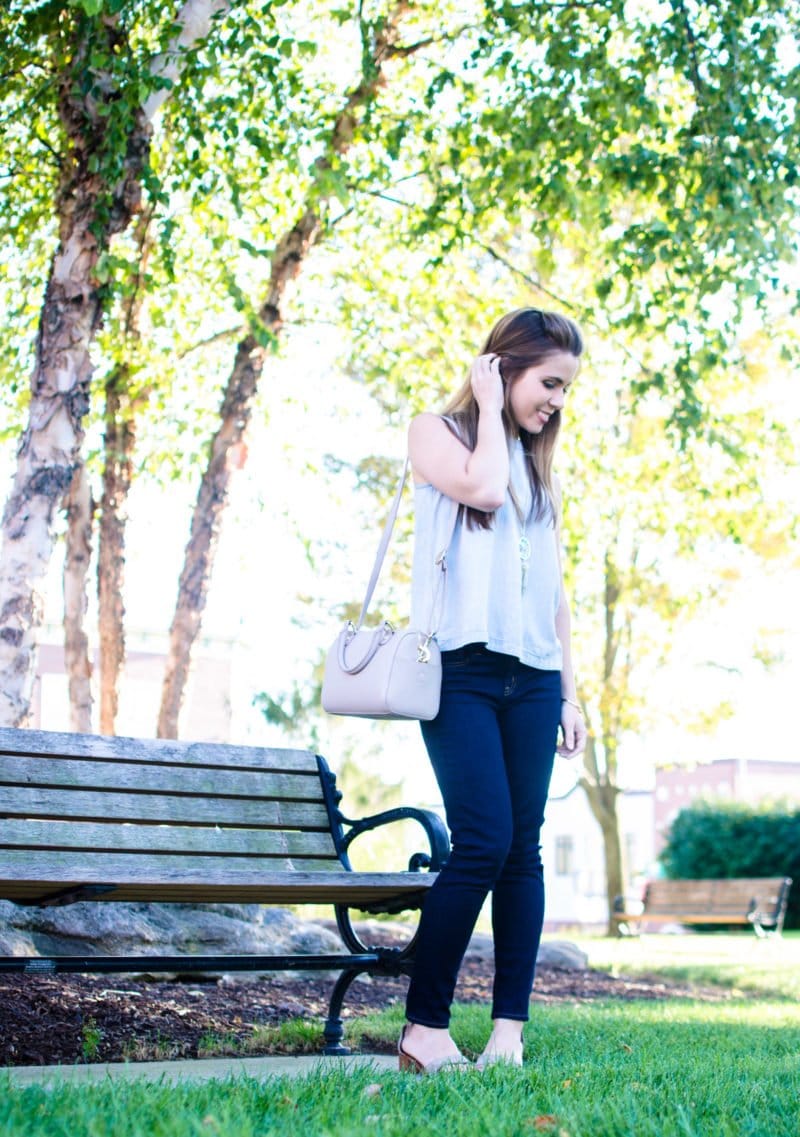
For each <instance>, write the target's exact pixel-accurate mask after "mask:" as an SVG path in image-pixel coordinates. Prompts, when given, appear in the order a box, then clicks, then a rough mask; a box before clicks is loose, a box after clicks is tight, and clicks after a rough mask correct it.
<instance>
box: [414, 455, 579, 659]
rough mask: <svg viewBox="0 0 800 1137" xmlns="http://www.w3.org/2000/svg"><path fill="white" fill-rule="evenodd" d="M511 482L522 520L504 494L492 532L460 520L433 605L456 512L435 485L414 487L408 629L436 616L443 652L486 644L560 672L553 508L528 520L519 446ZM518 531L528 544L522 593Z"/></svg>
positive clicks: (527, 492) (527, 490) (526, 484)
mask: <svg viewBox="0 0 800 1137" xmlns="http://www.w3.org/2000/svg"><path fill="white" fill-rule="evenodd" d="M511 483H512V485H513V486H514V493H515V495H516V498H517V501H518V503H519V506H520V509H521V512H522V517H523V518H524V519H526V520H522V521H521V520H520V519H519V516H518V513H517V509H516V508H515V506H514V503H513V501H512V499H511V495H510V493H509V492H508V491H506V498H505V501H504V502H503V504H502V506H501V507H500V508H499V509H498V510H497V511H496V512H495V515H494V521H493V524H492V528H491V529H469V528H468V527H467V523H466V515H465V514H464V516H462V517H461V518H460V519H459V522H458V524H457V525H456V528H455V532H454V533H453V539H452V541H451V542H450V547H449V550H448V554H447V582H446V585H445V589H444V600H443V603H435V598H434V591H435V588H436V582H437V579H438V576H439V570H438V569H437V567H436V564H435V561H436V557H437V555H438V554H439V553H440V552H441V550H442V548H443V547H444V545H445V544H446V542H447V534H448V533H449V531H450V527H451V526H452V524H453V516H454V514H455V511H456V510H457V508H458V506H457V504H456V502H454V501H453V500H452V498H449V497H445V495H444V494H441V493H439V491H438V490H436V489H434V487H433V486H432V485H429V484H426V485H418V486H416V487H415V493H414V509H415V528H414V560H413V572H412V588H411V620H412V626H413V627H416V628H424V629H425V630H426V631H428V630H430V621H431V614H432V612H433V613H434V615H438V620H435V624H436V632H437V634H436V641H437V643H438V644H439V647H440V648H441V649H442V651H451V650H453V649H454V648H457V647H463V645H464V644H469V643H483V644H486V646H487V647H488V648H489V650H490V651H497V652H502V653H503V654H504V655H512V656H515V657H516V658H517V659H519V660H521V661H522V663H526V664H528V666H530V667H538V668H540V669H541V670H544V671H557V670H560V668H561V644H560V642H559V639H558V636H557V635H556V623H555V618H556V612H557V610H558V606H559V602H560V598H561V573H560V568H559V561H558V548H557V544H556V541H557V537H556V530H555V525H554V521H553V517H552V514H551V511H550V510H547V511H546V512H545V515H544V516H543V517H540V518H537V519H533V518H528V512H529V509H530V502H531V493H530V485H529V482H528V475H527V471H526V469H525V456H524V452H523V447H522V443H521V442H520V441H519V440H517V441H516V442H515V443H513V444H512V449H511ZM523 532H524V535H525V537H527V539H528V541H529V542H530V559H529V560H528V562H527V563H528V568H527V574H526V578H525V587H524V588H523V570H522V560H521V558H520V537H521V536H522V535H523ZM439 613H440V614H439Z"/></svg>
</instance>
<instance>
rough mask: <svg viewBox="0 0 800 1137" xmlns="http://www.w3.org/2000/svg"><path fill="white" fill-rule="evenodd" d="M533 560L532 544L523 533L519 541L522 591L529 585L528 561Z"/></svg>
mask: <svg viewBox="0 0 800 1137" xmlns="http://www.w3.org/2000/svg"><path fill="white" fill-rule="evenodd" d="M530 559H531V543H530V541H529V540H528V538H527V537H526V536H525V534H524V533H523V534H522V536H521V537H520V539H519V562H520V567H521V569H522V591H523V592H524V591H525V586H526V585H527V583H528V561H529V560H530Z"/></svg>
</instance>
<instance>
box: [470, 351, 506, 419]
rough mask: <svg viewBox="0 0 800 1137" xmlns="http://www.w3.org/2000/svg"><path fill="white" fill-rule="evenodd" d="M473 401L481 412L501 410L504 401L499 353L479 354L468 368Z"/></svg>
mask: <svg viewBox="0 0 800 1137" xmlns="http://www.w3.org/2000/svg"><path fill="white" fill-rule="evenodd" d="M470 383H471V384H472V393H473V395H474V396H475V402H476V403H477V404H478V409H479V410H480V411H481V412H482V413H484V414H485V413H487V412H491V411H502V409H503V406H504V403H505V392H504V390H503V379H502V376H501V374H500V356H499V355H479V356H478V358H477V359H476V360H475V362H474V363H473V364H472V368H471V369H470Z"/></svg>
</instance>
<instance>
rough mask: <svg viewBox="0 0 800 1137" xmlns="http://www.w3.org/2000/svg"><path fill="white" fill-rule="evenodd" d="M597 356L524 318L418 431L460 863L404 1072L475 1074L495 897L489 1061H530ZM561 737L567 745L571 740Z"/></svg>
mask: <svg viewBox="0 0 800 1137" xmlns="http://www.w3.org/2000/svg"><path fill="white" fill-rule="evenodd" d="M582 350H583V344H582V340H581V334H580V331H579V330H578V328H577V327H576V326H575V324H574V323H573V322H572V321H571V320H569V319H567V318H565V317H564V316H559V315H556V314H555V313H551V312H542V311H540V310H538V309H536V308H523V309H520V310H518V311H515V312H511V313H510V314H509V315H507V316H505V317H503V319H501V320H500V321H499V323H498V324H497V325H496V326H495V327H494V329H493V330H492V332H491V334H490V335H489V338H488V340H487V341H486V344H485V346H484V349H483V353H482V354H481V355H480V356H479V358H478V359H476V360H475V362H474V363H473V365H472V368H471V370H470V374H469V377H468V380H467V382H466V383H465V385H464V387H463V389H462V390H461V391H460V392H459V393H458V394H457V395H456V396H455V398H454V399H453V400H452V401H451V403H450V404H449V406H448V407H447V408H446V409H445V413H444V415H441V416H440V415H435V414H422V415H419V416H418V417H417V418H415V419H414V421H413V422H412V423H411V427H410V430H409V455H410V458H411V465H412V470H413V474H414V482H415V487H416V488H415V509H416V529H415V548H414V573H413V604H412V607H413V608H414V609H415V610H416V614H417V616H416V617H415V616H413V615H412V621H413V620H414V619H415V618H422V619H423V622H424V616H423V614H425V616H427V614H429V613H430V611H431V609H432V606H433V605H434V603H435V599H434V594H433V589H434V588H435V583H434V582H435V579H436V569H435V561H436V556H437V554H438V553H439V552H440V551H441V546H442V544H446V542H447V536H448V534H449V533H450V531H451V528H452V524H453V517H454V512H455V511H456V510H458V521H457V524H456V528H455V532H454V535H453V537H452V539H451V541H450V545H449V549H448V553H447V574H446V589H445V594H444V599H443V601H442V604H441V609H442V610H441V615H440V619H439V622H438V632H437V641H438V643H439V646H440V648H441V650H442V664H443V679H442V696H441V704H440V709H439V713H438V715H437V717H436V718H435V719H433V721H431V722H425V723H423V724H422V733H423V738H424V740H425V745H426V747H427V750H428V754H429V756H430V759H431V763H432V765H433V769H434V772H435V774H436V778H437V781H438V783H439V788H440V791H441V794H442V800H443V802H444V806H445V811H446V815H447V822H448V826H449V828H450V832H451V837H452V852H451V855H450V859H449V860H448V862H447V864H446V866H445V867H444V869H443V870H442V871H441V872H440V874H439V876H438V878H437V880H436V882H435V884H434V886H433V888H432V889H431V891H430V893H429V894H428V898H427V900H426V903H425V908H424V910H423V913H422V918H421V922H420V929H419V940H418V949H417V957H416V964H415V969H414V975H413V977H412V980H411V983H410V986H409V990H408V999H407V1004H406V1017H407V1023H406V1025H405V1027H404V1028H403V1033H402V1035H401V1038H400V1042H399V1046H398V1049H399V1054H400V1067H401V1069H412V1070H415V1071H416V1072H418V1073H433V1072H434V1071H436V1070H440V1069H442V1068H443V1067H448V1066H452V1065H453V1064H456V1065H464V1064H466V1059H465V1058H464V1057H463V1056H462V1055H461V1054H460V1052H459V1051H458V1049H457V1047H456V1045H455V1043H454V1042H453V1039H452V1038H451V1037H450V1033H449V1019H450V1006H451V1003H452V1000H453V992H454V989H455V984H456V979H457V976H458V970H459V967H460V966H461V961H462V959H463V956H464V952H465V951H466V948H467V944H468V942H469V939H470V936H471V934H472V931H473V929H474V926H475V922H476V920H477V918H478V915H479V913H480V910H481V907H482V905H483V902H484V900H485V899H486V896H487V895H488V893H489V892H490V891H491V892H492V928H493V933H494V948H495V980H494V990H493V1006H492V1020H493V1029H492V1033H491V1037H490V1038H489V1041H488V1043H487V1045H486V1049H485V1050H484V1052H483V1054H482V1055H481V1056H480V1058H479V1059H478V1066H479V1067H480V1068H485V1067H486V1066H488V1065H490V1064H492V1063H495V1062H501V1061H505V1062H510V1063H513V1064H516V1065H521V1064H522V1027H523V1023H524V1022H525V1021H526V1020H527V1018H528V1005H529V1002H530V994H531V989H532V986H533V976H534V968H535V964H536V954H537V950H538V946H539V939H540V936H541V930H542V922H543V916H544V885H543V878H542V863H541V859H540V855H539V853H540V847H539V830H540V827H541V825H542V822H543V820H544V805H545V801H546V798H547V792H548V786H549V782H550V775H551V772H552V767H553V760H554V755H555V753H556V751H558V753H560V754H562V755H563V756H565V757H572V756H574V755H575V754H577V753H578V752H579V751H580V750H581V749H582V748H583V745H584V743H585V740H586V728H585V726H584V723H583V719H582V717H581V713H580V708H579V705H578V700H577V695H576V689H575V679H574V675H573V672H572V663H571V659H570V646H569V636H570V616H569V608H568V605H567V601H566V597H565V595H564V587H563V581H562V572H561V566H560V559H559V550H558V544H559V542H558V531H557V519H558V512H559V491H558V486H557V483H556V480H555V478H554V476H553V473H552V458H553V449H554V446H555V442H556V437H557V435H558V431H559V427H560V425H561V410H562V407H563V406H564V401H565V399H566V396H567V392H568V390H569V388H570V385H571V383H572V381H573V379H574V377H575V375H576V373H577V370H578V362H579V357H580V355H581V352H582ZM559 728H560V730H561V743H560V745H557V743H558V732H559Z"/></svg>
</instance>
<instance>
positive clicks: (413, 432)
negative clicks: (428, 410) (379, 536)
mask: <svg viewBox="0 0 800 1137" xmlns="http://www.w3.org/2000/svg"><path fill="white" fill-rule="evenodd" d="M470 379H471V383H472V391H473V394H474V396H475V401H476V402H477V404H478V410H479V416H478V439H477V442H476V444H475V449H474V450H468V449H467V447H466V446H464V444H463V443H462V442H460V441H459V440H458V439H457V438H456V436H455V435H454V434H453V432H452V431H451V430H450V429H449V428H448V427H447V425H446V424H445V423H444V421H443V420H442V419H441V418H440V417H439V416H438V415H434V414H422V415H418V416H417V417H416V418H415V419H414V420H413V421H412V423H411V426H410V428H409V432H408V453H409V456H410V458H411V466H412V469H413V471H414V478H415V481H417V482H429V483H430V484H431V485H432V486H434V488H435V489H437V490H439V492H440V493H443V494H445V495H446V496H447V497H450V498H453V500H454V501H459V502H461V503H462V504H463V505H469V506H472V508H473V509H482V510H485V511H486V512H487V513H488V512H491V511H492V510H494V509H498V508H499V507H500V506H501V505H502V504H503V500H504V499H505V494H506V489H507V487H508V477H509V461H508V442H507V440H506V434H505V430H504V427H503V417H502V416H503V381H502V379H501V377H500V366H499V361H498V359H497V357H496V356H487V355H482V356H479V357H478V359H476V360H475V362H474V363H473V365H472V369H471V372H470Z"/></svg>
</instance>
